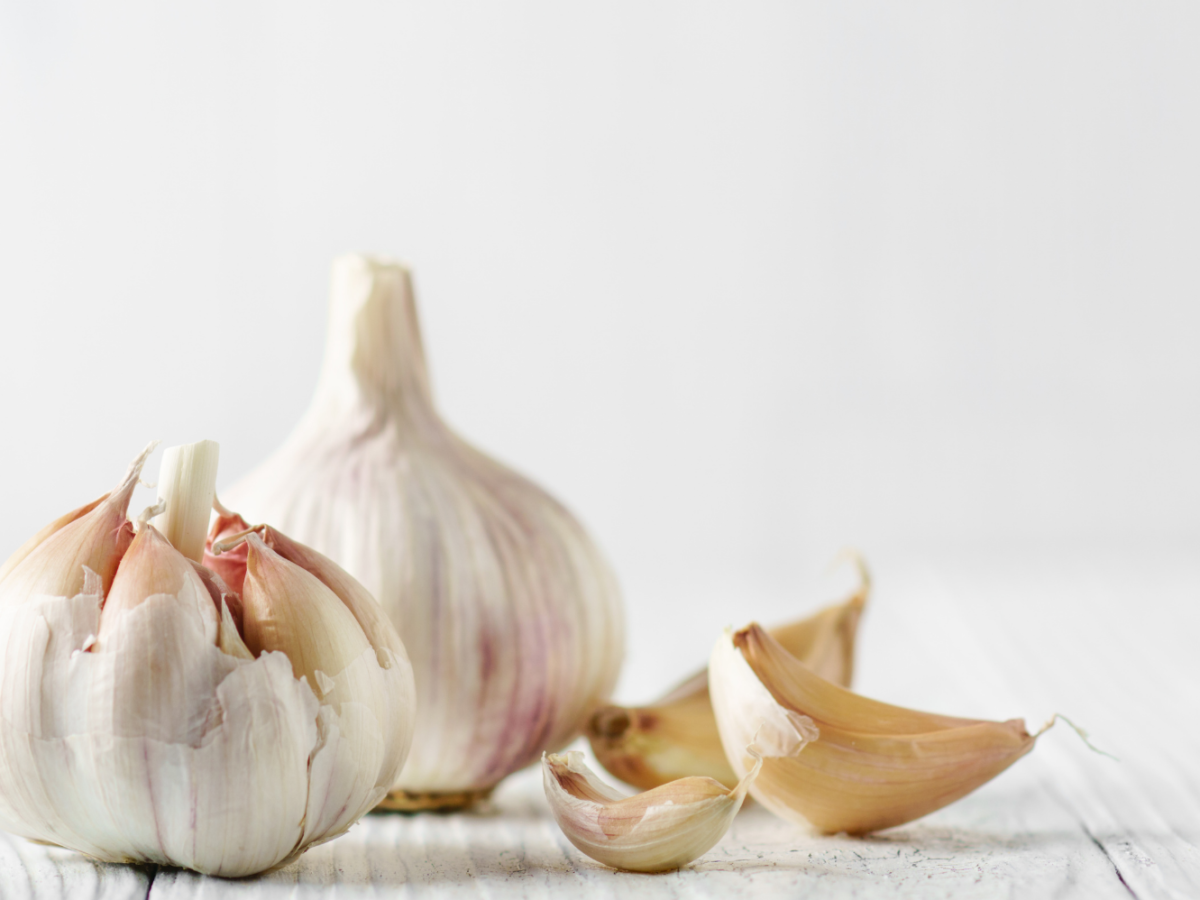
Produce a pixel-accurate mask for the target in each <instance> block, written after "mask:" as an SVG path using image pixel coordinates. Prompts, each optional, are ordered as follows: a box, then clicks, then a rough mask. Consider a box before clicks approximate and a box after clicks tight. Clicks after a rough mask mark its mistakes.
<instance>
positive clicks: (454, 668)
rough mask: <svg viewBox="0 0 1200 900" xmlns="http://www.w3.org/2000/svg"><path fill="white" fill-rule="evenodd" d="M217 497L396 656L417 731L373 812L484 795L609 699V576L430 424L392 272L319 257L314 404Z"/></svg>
mask: <svg viewBox="0 0 1200 900" xmlns="http://www.w3.org/2000/svg"><path fill="white" fill-rule="evenodd" d="M223 494H224V496H225V499H226V501H227V502H229V503H230V506H231V507H233V508H236V509H238V510H239V511H241V512H243V513H245V514H246V515H247V516H248V517H249V518H250V520H251V521H253V522H270V523H272V524H273V525H275V526H277V527H278V528H279V529H280V530H282V531H284V532H286V533H287V534H288V535H290V536H292V537H293V538H294V539H295V540H297V541H300V542H301V543H303V544H304V545H307V546H309V547H312V548H314V549H315V550H317V551H319V552H320V553H321V554H324V555H325V556H327V557H328V558H329V559H331V560H333V561H334V562H336V563H337V564H338V565H339V566H342V567H344V569H345V570H346V571H347V572H349V573H350V575H352V576H353V577H354V578H355V579H356V580H358V581H359V582H361V583H362V584H363V586H364V587H365V588H366V590H367V592H369V594H370V595H371V596H373V597H374V598H375V600H377V601H378V602H379V603H380V604H381V606H382V608H383V610H384V613H385V614H386V615H387V617H388V618H389V619H390V620H391V622H392V623H393V624H394V625H395V628H396V631H397V632H398V633H399V636H400V638H401V639H402V640H403V642H404V645H405V646H406V647H407V649H408V653H409V656H410V658H411V661H412V665H413V670H414V672H415V674H416V684H417V690H418V692H419V696H418V702H417V723H416V733H415V735H414V738H413V749H412V752H411V754H410V757H409V761H408V763H407V765H406V767H405V769H404V771H403V772H402V773H401V774H400V776H398V778H397V780H396V783H395V785H394V787H395V790H394V791H393V792H392V794H391V796H390V797H389V798H388V801H387V805H388V806H390V807H393V808H400V809H422V808H446V807H453V806H459V805H464V804H466V803H469V802H471V801H472V800H474V799H477V798H478V797H480V796H483V795H486V794H487V793H488V792H489V791H490V790H491V789H492V788H493V787H494V786H495V785H496V784H497V783H498V782H499V781H500V780H501V779H502V778H504V777H505V776H506V775H508V774H509V773H511V772H514V771H516V770H517V769H520V768H522V767H524V766H526V765H528V764H530V763H533V762H535V761H536V760H537V759H538V758H539V756H540V754H541V753H542V751H543V750H546V749H551V750H553V749H557V748H559V747H563V746H565V745H566V744H567V743H569V742H570V741H571V740H572V739H573V738H574V737H575V736H576V735H577V734H579V733H580V731H582V729H583V727H584V725H585V723H586V721H587V718H588V715H589V714H590V713H591V711H592V710H594V709H595V708H596V706H597V705H598V704H600V703H602V702H603V701H604V700H606V699H607V697H608V696H609V694H610V692H611V690H612V687H613V685H614V683H615V681H616V677H617V672H618V669H619V667H620V663H621V659H622V655H623V643H624V634H623V614H622V609H621V602H620V597H619V594H618V591H617V587H616V583H615V580H614V578H613V576H612V573H611V571H610V570H609V567H608V565H607V563H606V561H605V560H604V558H603V557H602V556H601V554H600V553H599V551H598V550H597V549H596V547H595V546H594V545H593V543H592V541H591V539H590V538H589V537H588V535H587V534H586V532H585V531H584V529H583V528H582V526H581V525H580V524H579V523H578V522H577V521H576V520H575V519H574V517H572V516H571V515H570V514H569V513H568V512H567V511H566V510H565V509H564V508H563V507H562V505H561V504H559V503H558V502H557V501H556V500H554V499H553V498H551V497H550V496H548V495H547V494H546V493H545V492H544V491H542V490H541V489H540V488H539V487H537V486H536V485H534V484H533V483H532V482H530V481H528V480H527V479H525V478H524V477H522V476H520V475H518V474H517V473H515V472H513V471H512V470H511V469H508V468H507V467H505V466H503V465H501V464H499V463H498V462H496V461H494V460H492V459H490V458H488V457H487V456H485V455H484V454H482V453H481V452H479V451H478V450H476V449H475V448H474V447H471V446H470V445H469V444H467V443H466V442H465V441H463V440H462V439H461V438H460V437H459V436H458V435H457V434H455V433H454V432H453V431H452V430H451V429H450V428H449V427H448V426H447V425H446V424H445V423H443V422H442V420H441V419H440V417H439V416H438V414H437V410H436V409H435V407H434V404H433V400H432V396H431V392H430V387H429V377H428V372H427V369H426V365H425V354H424V349H423V347H422V342H421V335H420V330H419V327H418V324H417V314H416V304H415V300H414V297H413V291H412V283H411V278H410V276H409V273H408V271H407V270H406V269H405V268H404V267H402V266H400V265H398V264H396V263H393V262H389V261H386V260H382V259H375V258H370V257H365V256H358V255H350V256H344V257H341V258H339V259H338V260H336V261H335V263H334V267H333V292H332V300H331V306H330V319H329V337H328V343H327V346H326V354H325V361H324V364H323V368H322V372H321V376H320V381H319V383H318V387H317V391H316V395H315V397H314V398H313V403H312V406H311V407H310V409H309V411H308V413H307V414H306V415H305V417H304V418H303V419H302V420H301V422H300V423H299V424H298V425H297V427H296V429H295V431H294V432H293V433H292V435H291V436H290V437H289V438H288V439H287V441H286V442H285V443H284V445H283V446H282V447H280V448H279V450H278V451H276V453H274V454H273V455H272V456H271V457H270V458H269V459H267V460H266V461H265V462H264V463H263V464H262V465H261V466H260V467H259V468H257V469H256V470H255V471H253V472H251V473H250V475H249V476H247V477H246V478H245V479H244V480H243V481H242V482H240V483H239V484H237V485H235V486H234V487H233V488H231V489H229V490H227V491H223ZM226 524H227V525H228V524H232V521H229V522H226ZM218 533H220V532H218ZM266 540H267V539H266V537H265V536H264V541H266ZM280 552H282V551H280ZM230 568H234V567H233V566H231V567H230ZM221 574H222V577H223V578H225V579H226V581H228V582H229V584H230V585H231V586H233V587H234V588H235V590H236V586H235V579H234V578H233V577H231V573H229V572H227V571H225V570H222V571H221ZM343 599H345V598H343ZM347 602H348V601H347ZM348 605H349V603H348ZM356 615H358V614H357V613H356ZM362 621H363V619H362V617H361V616H360V623H361V622H362Z"/></svg>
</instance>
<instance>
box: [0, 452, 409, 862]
mask: <svg viewBox="0 0 1200 900" xmlns="http://www.w3.org/2000/svg"><path fill="white" fill-rule="evenodd" d="M214 446H215V445H214ZM144 461H145V454H143V456H142V457H140V458H139V459H138V460H137V461H135V463H134V465H133V466H132V467H131V470H130V472H129V473H128V474H127V475H126V478H125V479H124V480H123V481H122V484H121V485H119V486H118V488H117V489H116V490H115V491H114V492H113V493H112V494H110V495H108V496H107V498H106V499H105V500H104V501H102V502H101V503H100V504H98V505H96V506H94V507H93V508H92V509H91V510H90V511H88V512H86V513H83V514H82V515H78V516H73V514H69V515H68V516H65V517H63V519H60V520H59V521H58V523H55V524H59V523H64V524H61V525H60V527H58V528H57V529H44V530H43V532H42V533H41V535H40V536H41V537H42V540H41V542H40V543H39V544H38V545H37V546H36V547H35V548H33V549H32V550H31V551H28V552H25V551H26V548H22V551H18V554H20V553H22V552H24V555H23V556H22V557H21V558H18V559H16V561H15V562H14V563H13V565H12V566H11V568H9V569H7V571H6V574H5V575H4V577H3V580H0V828H3V829H4V830H7V831H10V832H13V833H15V834H18V835H22V836H24V837H27V838H32V839H36V840H41V841H46V842H50V843H54V844H59V845H62V846H64V847H68V848H71V849H74V850H77V851H80V852H82V853H86V854H88V855H90V856H93V857H95V858H97V859H101V860H105V861H108V862H138V863H153V864H159V865H171V866H180V867H185V868H189V869H194V870H196V871H198V872H203V873H207V874H213V875H221V876H227V877H238V876H244V875H250V874H254V873H256V872H261V871H264V870H266V869H269V868H272V867H274V866H278V865H280V864H282V863H285V862H287V861H289V860H290V859H293V858H294V857H296V856H298V855H299V854H300V853H302V852H303V851H304V850H305V849H307V848H308V847H309V846H311V845H313V844H315V843H320V842H323V841H326V840H329V839H331V838H333V837H336V836H337V835H338V834H340V833H341V832H343V831H345V830H346V829H347V828H348V827H349V826H350V825H351V824H353V822H354V821H356V820H357V819H358V818H359V817H360V816H361V815H363V814H364V813H366V812H367V811H369V810H370V809H371V808H372V807H373V806H374V805H375V803H377V802H378V800H379V798H380V797H382V796H383V795H384V794H385V793H386V791H387V788H388V787H389V785H390V782H391V778H392V775H393V773H394V772H395V771H397V770H398V769H399V767H400V766H401V765H402V764H403V759H404V755H405V752H406V750H407V747H406V746H405V745H403V743H402V741H403V739H404V737H405V735H406V734H407V731H406V729H405V728H404V727H400V726H398V725H397V724H396V722H395V721H393V720H404V719H411V716H412V709H411V702H412V697H413V687H412V673H411V669H410V668H409V667H408V666H407V662H406V661H405V660H403V659H400V658H396V659H394V660H392V662H393V665H391V666H390V667H389V668H386V669H385V668H383V667H381V666H380V664H379V662H378V659H377V654H376V651H375V649H374V647H373V645H372V643H371V642H370V641H369V640H368V636H367V635H366V634H364V633H362V632H361V630H360V632H359V634H358V636H357V641H358V643H357V644H352V645H351V646H352V649H354V650H357V651H358V652H355V653H342V654H340V655H338V654H330V653H324V652H322V650H321V648H316V650H315V651H314V652H313V653H311V654H309V655H308V656H305V665H306V675H308V674H311V675H312V678H311V679H309V678H308V677H305V678H303V679H302V678H297V676H296V673H295V672H294V665H293V661H292V658H293V657H298V656H299V655H300V652H301V651H302V650H303V649H305V648H303V647H300V646H299V641H298V640H297V639H296V638H294V637H293V638H288V637H286V636H285V638H284V639H283V640H279V641H276V642H275V646H272V647H264V648H260V649H261V650H262V652H260V653H259V654H257V657H256V654H255V653H254V652H252V651H251V650H250V649H249V648H248V647H247V646H246V643H245V641H244V640H243V639H242V636H241V634H240V633H239V630H238V624H237V622H236V621H235V619H234V615H233V614H232V613H231V610H230V606H231V603H230V600H233V599H234V598H233V595H232V594H229V593H227V592H226V589H225V586H224V585H223V583H222V581H221V579H220V578H219V577H217V576H215V575H213V573H211V572H207V570H203V569H202V567H200V566H199V565H198V564H196V563H194V562H193V561H191V560H189V559H187V558H186V557H185V556H184V555H183V554H181V553H180V552H178V551H177V550H176V549H175V548H174V547H173V546H172V545H171V544H170V543H169V542H168V541H167V540H166V538H165V537H164V536H163V535H162V534H161V533H160V532H159V531H158V530H157V529H156V528H154V526H152V525H149V524H146V523H145V521H144V518H143V524H142V526H141V528H140V530H139V531H138V533H137V535H136V537H133V538H132V540H129V541H126V536H128V535H132V523H130V522H128V520H127V519H125V511H126V505H127V504H128V501H129V493H130V491H131V487H130V485H132V483H134V482H136V480H137V477H138V474H139V473H140V470H141V466H142V464H143V463H144ZM207 490H209V491H211V490H212V485H211V483H210V484H208V485H207ZM200 512H201V513H202V512H203V510H200ZM203 518H207V516H206V515H205V516H203ZM201 521H203V519H202V520H201ZM71 529H73V531H71ZM187 530H188V531H191V532H193V533H194V528H190V529H187ZM201 534H203V532H201ZM80 548H86V549H87V561H86V562H83V563H81V562H80V556H81V553H82V551H81V549H80ZM55 550H57V552H52V551H55ZM268 552H269V551H268ZM93 566H95V567H96V568H93ZM282 566H283V567H286V566H292V564H290V563H286V561H284V562H283V563H282ZM277 568H281V567H277ZM293 568H296V572H299V575H301V576H303V578H304V579H312V581H316V579H315V578H313V576H311V575H308V574H307V573H305V572H303V571H302V570H300V569H298V567H293ZM98 570H102V571H106V572H107V571H111V572H112V573H113V575H112V577H111V585H110V586H109V585H106V584H105V581H104V578H103V577H102V576H101V575H100V574H99V573H98ZM76 571H78V572H79V580H80V581H81V582H82V584H81V587H80V589H79V590H78V591H77V592H76V593H74V594H72V595H65V594H60V595H55V594H54V593H52V590H53V589H54V586H55V585H64V584H66V585H70V584H72V583H73V582H74V580H75V578H76V576H75V574H74V573H75V572H76ZM297 577H299V576H297V575H296V573H295V572H291V571H290V570H289V569H286V568H283V569H282V574H281V575H280V574H278V573H277V576H276V577H275V579H274V582H273V583H272V584H270V585H267V586H266V587H264V588H263V590H262V591H260V593H262V592H264V591H265V593H267V594H268V595H269V598H270V602H272V603H274V604H276V605H277V606H279V607H281V608H288V609H291V605H290V600H289V596H286V595H291V594H293V593H295V591H296V589H295V587H294V585H293V584H291V583H284V582H289V579H291V580H295V578H297ZM30 585H35V586H36V587H35V588H31V587H30ZM305 585H306V590H308V591H309V593H312V594H316V595H317V596H318V598H319V600H318V602H320V603H322V604H324V605H325V606H326V607H328V606H329V605H330V604H336V605H338V606H339V607H340V605H341V602H340V601H339V600H338V599H337V597H336V595H335V594H334V593H333V591H332V590H330V589H328V588H326V587H324V586H323V585H321V584H320V583H319V582H317V584H316V585H315V586H314V585H313V584H310V583H308V582H307V581H306V582H305ZM321 592H323V593H321ZM254 599H255V600H259V599H261V598H254ZM218 604H219V606H218ZM236 605H238V606H239V608H240V604H236ZM254 609H255V611H257V610H258V609H259V606H255V607H254ZM340 612H341V613H342V614H343V615H342V617H341V622H342V628H343V630H344V631H347V630H349V626H350V625H353V626H354V628H358V627H359V626H358V625H357V623H356V622H355V620H354V618H353V617H352V616H350V615H349V614H348V613H347V612H346V610H345V609H344V608H342V609H341V610H340ZM291 614H292V615H293V617H295V616H296V615H299V614H298V613H296V612H295V610H292V611H291ZM305 615H306V616H307V621H309V622H311V623H312V625H313V627H325V625H326V624H327V620H328V619H329V616H328V615H325V614H321V615H315V614H311V613H305ZM333 616H334V617H335V618H336V617H337V616H338V613H337V612H334V613H333ZM347 618H348V619H349V622H348V623H347V622H346V619H347ZM314 681H315V682H316V683H315V684H314V683H313V682H314Z"/></svg>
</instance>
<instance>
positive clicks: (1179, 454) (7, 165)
mask: <svg viewBox="0 0 1200 900" xmlns="http://www.w3.org/2000/svg"><path fill="white" fill-rule="evenodd" d="M1197 47H1200V7H1197V6H1195V5H1194V4H1184V3H1178V4H1171V3H1156V4H1153V5H1149V6H1147V5H1130V4H1127V3H1108V2H1086V3H1084V2H1078V3H1044V2H1039V3H1012V2H1004V3H971V4H961V3H952V2H947V3H906V4H894V3H852V4H847V3H823V4H798V3H791V2H788V3H748V2H738V3H732V2H731V3H725V4H702V3H695V2H679V3H663V2H644V0H638V2H605V3H594V4H562V3H552V2H544V3H503V4H501V3H478V4H464V3H445V2H439V3H432V2H431V3H426V4H398V3H357V2H353V3H351V2H338V3H323V4H318V3H311V2H304V3H293V2H287V3H284V2H278V3H263V2H246V0H239V2H236V3H211V4H159V3H149V2H147V3H144V4H140V5H138V4H132V3H106V4H84V3H71V2H66V3H53V4H46V3H40V2H34V0H3V2H0V304H2V310H3V316H2V318H0V406H2V409H3V420H2V421H3V426H2V433H3V441H0V464H2V468H3V473H4V474H3V481H2V484H0V497H2V498H3V510H4V514H3V516H0V555H4V554H5V553H7V552H8V551H9V550H10V549H12V548H15V547H16V546H17V545H19V544H20V543H21V542H22V541H23V540H24V539H25V538H26V537H27V536H29V535H30V534H31V533H32V532H33V531H34V530H36V529H37V528H39V527H40V526H42V525H43V524H44V523H45V522H47V521H49V520H50V519H52V518H54V517H55V516H57V515H59V514H60V513H62V512H65V511H66V510H67V509H70V508H72V507H74V506H77V505H79V504H80V503H82V502H84V501H86V500H88V499H91V498H92V497H94V496H95V495H97V494H99V493H101V492H103V491H104V490H106V489H107V488H109V487H110V486H111V484H112V483H113V482H115V480H116V479H117V477H118V476H119V474H120V473H121V471H122V470H123V468H124V466H125V465H126V463H127V462H128V460H129V459H130V458H131V457H132V456H133V455H134V454H135V453H136V452H137V450H138V449H139V448H140V447H141V446H142V445H143V444H145V442H146V441H147V440H149V439H151V438H162V439H164V440H165V441H166V442H167V443H182V442H187V441H193V440H198V439H200V438H213V439H216V440H218V441H220V442H221V444H222V456H223V459H222V465H223V469H222V471H223V475H222V478H221V483H225V484H228V483H231V482H232V481H233V480H235V479H236V478H237V477H238V476H240V475H241V474H243V473H244V472H245V471H247V470H248V469H249V468H250V467H251V466H252V465H253V464H254V463H255V462H256V461H258V460H259V459H261V458H262V457H264V456H265V455H266V454H267V453H268V452H269V451H270V450H271V449H272V448H274V447H275V446H276V445H277V444H278V443H279V442H280V441H281V440H282V439H283V437H284V436H285V434H286V433H287V432H288V430H289V428H290V426H291V425H292V423H293V422H294V421H295V420H296V419H297V417H298V416H299V415H300V413H301V412H302V410H303V409H304V408H305V405H306V403H307V399H308V396H309V393H310V391H311V389H312V387H313V385H314V383H315V379H316V376H317V372H318V367H319V362H320V354H321V349H322V345H323V330H324V325H325V322H324V317H325V302H326V289H327V278H328V265H329V261H330V260H331V258H332V257H333V256H334V255H335V254H337V253H340V252H342V251H345V250H353V249H361V250H370V251H376V252H381V253H385V254H391V255H396V256H399V257H401V258H403V259H405V260H407V261H408V262H409V263H410V264H411V265H412V266H413V267H414V270H415V272H416V278H417V289H418V293H419V302H420V306H421V313H422V316H423V320H424V326H425V335H426V343H427V349H428V353H429V357H430V360H431V365H432V371H433V378H434V386H435V391H436V395H437V398H438V400H439V402H440V405H441V407H442V409H443V411H444V413H445V415H446V417H447V419H448V420H449V421H450V422H451V423H452V424H454V425H455V426H456V427H457V428H458V429H459V430H460V431H461V432H463V433H464V434H465V435H466V436H467V437H469V438H470V439H472V440H473V441H475V442H476V443H478V444H479V445H480V446H481V447H483V448H484V449H486V450H488V451H490V452H492V453H493V454H494V455H496V456H498V457H500V458H502V459H503V460H505V461H506V462H509V463H511V464H513V465H515V466H516V467H518V468H519V469H521V470H523V471H524V472H526V473H527V474H529V475H531V476H533V477H534V478H535V479H536V480H538V481H540V482H542V483H543V484H545V485H546V486H547V487H549V488H550V489H551V490H552V491H553V492H555V493H556V494H557V495H559V496H560V497H561V498H562V499H563V500H565V501H566V502H567V503H568V505H569V506H571V508H573V509H574V510H575V511H576V512H577V513H578V514H579V515H580V517H581V518H582V519H583V520H584V521H585V522H586V523H587V524H588V526H589V527H590V528H591V530H592V531H593V532H594V534H595V535H596V537H597V538H598V540H599V541H600V543H601V544H602V545H603V547H604V548H605V550H606V552H607V553H608V555H609V556H610V558H611V559H612V561H613V563H614V565H615V567H616V569H617V572H618V574H619V576H620V578H621V580H622V583H623V584H624V587H625V591H626V595H627V599H628V604H629V609H630V627H631V633H630V648H631V656H630V665H629V668H628V669H627V677H626V681H625V682H624V684H623V687H622V691H623V693H624V694H625V695H626V696H627V697H629V698H630V699H633V698H635V697H641V698H645V697H646V696H648V695H649V694H652V693H653V691H654V689H655V688H656V687H658V686H661V685H662V683H665V681H668V680H671V678H673V677H674V676H675V675H679V674H683V669H684V668H686V667H687V666H689V665H691V663H692V662H695V663H699V662H700V661H701V660H702V659H703V657H704V654H705V652H706V648H707V647H708V646H709V644H710V643H711V640H712V637H713V629H714V628H716V627H718V626H719V625H722V624H725V623H729V622H737V623H738V624H741V623H742V622H743V621H744V620H746V619H748V618H752V617H755V616H761V617H763V618H766V619H772V618H778V617H780V616H781V615H783V614H785V613H786V611H787V609H788V608H789V606H790V607H791V608H799V607H801V606H808V605H811V604H813V603H815V602H817V601H818V600H822V599H825V598H827V597H831V596H833V595H834V594H835V593H836V590H835V587H836V586H833V585H830V584H822V583H821V582H820V576H821V573H822V570H823V568H824V567H825V566H826V564H827V563H828V562H829V560H830V559H831V558H832V556H833V555H834V553H835V552H836V550H837V549H838V548H839V547H841V546H843V545H846V544H851V545H854V546H856V547H858V548H860V549H861V550H862V551H864V552H865V553H866V554H867V557H868V559H870V560H874V561H875V563H876V574H877V575H878V576H879V584H880V591H879V593H878V595H877V602H879V603H886V602H887V599H886V597H887V592H886V588H887V583H888V577H889V572H894V571H897V570H898V569H899V568H900V567H902V566H905V565H913V564H919V563H920V562H921V561H922V560H928V559H937V558H939V555H940V556H946V555H956V554H959V553H963V554H970V553H988V554H992V555H993V556H994V557H996V558H999V559H1001V560H1002V561H1003V562H1004V563H1005V564H1006V565H1009V566H1011V567H1012V568H1013V569H1014V570H1017V571H1019V570H1020V569H1021V567H1022V566H1023V565H1026V564H1027V563H1028V561H1029V560H1031V559H1034V558H1035V557H1036V558H1037V559H1038V560H1040V561H1041V563H1042V564H1043V565H1044V563H1045V560H1046V559H1047V558H1049V559H1053V558H1054V557H1055V556H1056V555H1058V554H1064V555H1070V554H1074V555H1075V558H1076V559H1078V558H1079V555H1080V554H1083V555H1084V556H1086V555H1088V554H1093V555H1096V556H1097V557H1099V556H1100V555H1102V554H1103V555H1111V554H1120V553H1124V552H1127V551H1128V550H1129V548H1134V547H1146V546H1157V547H1163V548H1167V549H1168V552H1169V553H1175V554H1179V555H1183V556H1184V557H1187V556H1188V555H1189V554H1190V558H1192V559H1194V558H1195V552H1196V547H1197V539H1198V538H1200V521H1198V519H1197V512H1196V510H1197V506H1198V503H1200V477H1198V476H1197V461H1198V460H1200V422H1198V413H1200V354H1198V353H1197V350H1196V347H1197V338H1198V336H1200V313H1198V309H1197V296H1198V288H1200V263H1198V260H1200V254H1198V248H1200V52H1197ZM151 477H152V476H151ZM149 499H150V497H149V493H148V492H146V495H145V497H142V498H139V500H145V501H146V502H149ZM1147 599H1148V598H1145V597H1136V596H1129V597H1127V598H1125V602H1128V603H1130V604H1135V603H1143V602H1146V600H1147ZM1151 599H1153V598H1151ZM1158 599H1159V600H1162V598H1158ZM1163 602H1165V601H1163ZM1179 602H1184V601H1183V600H1179ZM1188 602H1190V601H1188ZM1081 612H1082V610H1081ZM681 617H682V618H684V619H685V622H684V624H683V625H682V626H681V630H680V632H679V633H678V634H677V636H676V637H675V638H673V639H671V640H670V641H668V643H669V645H670V646H669V648H668V651H667V652H666V654H663V652H662V651H661V650H659V649H656V644H657V643H659V642H661V632H662V629H663V628H664V627H665V625H666V624H667V623H669V622H671V621H673V620H676V619H679V618H681Z"/></svg>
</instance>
